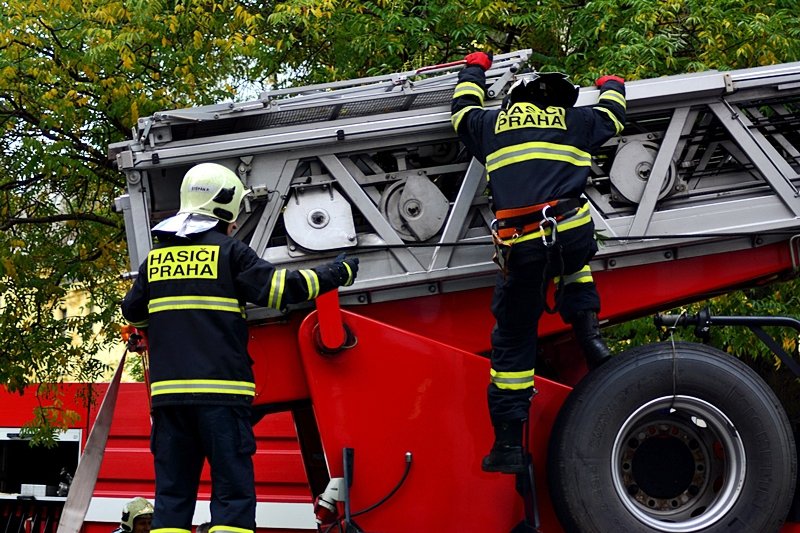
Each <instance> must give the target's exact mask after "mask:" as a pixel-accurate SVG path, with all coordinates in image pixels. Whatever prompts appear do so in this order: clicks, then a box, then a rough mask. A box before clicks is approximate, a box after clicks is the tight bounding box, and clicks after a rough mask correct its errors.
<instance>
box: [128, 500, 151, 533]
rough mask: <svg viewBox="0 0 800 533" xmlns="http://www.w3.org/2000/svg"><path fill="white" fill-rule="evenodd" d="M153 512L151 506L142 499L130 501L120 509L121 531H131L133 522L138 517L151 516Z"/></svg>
mask: <svg viewBox="0 0 800 533" xmlns="http://www.w3.org/2000/svg"><path fill="white" fill-rule="evenodd" d="M153 511H154V509H153V504H152V503H150V502H149V501H147V500H145V499H144V498H134V499H132V500H131V501H129V502H128V503H126V504H125V507H123V508H122V519H121V520H120V526H122V530H123V531H127V532H130V531H133V523H134V521H135V520H136V519H137V518H139V517H140V516H144V515H152V514H153Z"/></svg>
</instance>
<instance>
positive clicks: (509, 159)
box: [486, 141, 592, 173]
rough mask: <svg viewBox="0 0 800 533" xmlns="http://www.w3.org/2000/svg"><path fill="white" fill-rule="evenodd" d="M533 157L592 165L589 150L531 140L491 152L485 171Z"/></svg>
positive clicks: (579, 164)
mask: <svg viewBox="0 0 800 533" xmlns="http://www.w3.org/2000/svg"><path fill="white" fill-rule="evenodd" d="M533 159H549V160H553V161H563V162H565V163H570V164H572V165H575V166H578V167H589V166H591V165H592V156H591V155H590V154H589V152H584V151H583V150H581V149H579V148H575V147H574V146H569V145H567V144H556V143H548V142H542V141H533V142H527V143H522V144H515V145H512V146H506V147H505V148H501V149H500V150H497V151H496V152H492V153H491V154H489V155H488V156H487V157H486V171H487V172H489V173H491V172H493V171H495V170H497V169H498V168H502V167H505V166H508V165H512V164H514V163H521V162H523V161H530V160H533Z"/></svg>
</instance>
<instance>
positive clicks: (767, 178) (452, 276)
mask: <svg viewBox="0 0 800 533" xmlns="http://www.w3.org/2000/svg"><path fill="white" fill-rule="evenodd" d="M530 56H531V51H530V50H523V51H518V52H512V53H507V54H500V55H497V56H495V58H494V63H493V65H492V68H491V69H490V70H489V71H488V72H487V103H486V105H487V107H491V106H497V105H500V103H501V101H502V98H503V96H504V95H505V92H506V90H507V89H508V87H509V86H510V84H511V83H512V82H513V81H514V79H516V78H517V77H520V76H525V75H526V73H527V72H531V70H532V68H533V65H529V64H528V60H529V59H530ZM458 68H460V67H459V65H457V64H447V65H439V66H434V67H426V68H423V69H417V70H412V71H408V72H404V73H398V74H393V75H386V76H376V77H371V78H365V79H358V80H350V81H342V82H333V83H326V84H320V85H312V86H306V87H298V88H291V89H281V90H275V91H268V92H264V93H263V94H261V95H260V96H259V97H258V98H256V99H253V100H250V101H246V102H235V103H224V104H215V105H209V106H200V107H194V108H186V109H176V110H168V111H162V112H159V113H155V114H153V115H152V116H148V117H142V118H140V119H139V121H138V123H137V125H136V127H135V128H134V129H133V133H132V139H131V140H129V141H126V142H122V143H117V144H114V145H112V146H110V148H109V150H110V156H111V157H112V158H113V159H114V160H115V161H116V164H117V166H118V168H119V170H120V171H121V172H123V173H124V174H125V176H126V180H127V191H126V194H124V195H123V196H120V197H119V198H118V199H117V200H116V207H117V209H118V211H120V212H122V213H123V215H124V219H125V226H126V232H127V240H128V245H129V251H130V260H131V263H130V266H131V270H132V271H135V270H136V269H137V267H138V265H139V263H140V262H141V261H142V260H143V259H144V258H145V257H146V255H147V252H148V251H149V250H150V248H151V246H152V236H151V233H150V228H151V227H152V226H153V225H154V224H155V223H157V222H158V221H160V220H162V219H164V218H166V217H168V216H170V215H172V214H174V213H175V211H176V210H177V209H178V203H179V197H178V191H179V186H180V182H181V179H182V177H183V175H184V173H185V172H186V170H188V168H190V167H191V166H192V165H194V164H197V163H200V162H208V161H213V162H217V163H221V164H223V165H225V166H227V167H228V168H230V169H232V170H234V171H235V172H236V173H237V174H238V175H239V176H240V178H241V179H242V182H243V183H244V184H245V186H246V187H247V188H248V189H249V191H250V194H249V195H248V197H247V199H246V202H245V208H244V210H243V211H242V213H241V214H240V216H239V219H238V226H239V229H238V231H237V233H236V234H235V237H236V238H239V239H241V240H243V241H245V242H247V243H248V244H249V245H250V246H251V247H252V248H253V249H254V250H255V251H256V252H257V253H258V255H259V256H260V257H262V258H264V259H266V260H268V261H270V262H272V263H274V264H277V265H281V266H284V267H287V268H293V269H295V268H307V267H310V266H313V265H315V264H318V263H319V262H322V261H325V260H328V259H330V258H333V257H335V256H336V255H338V254H339V253H341V252H346V253H347V254H348V255H356V256H358V257H359V259H360V270H359V275H358V279H357V281H356V283H355V284H354V285H353V286H351V287H347V288H343V289H341V290H340V291H339V293H338V294H336V293H334V294H332V295H329V296H328V297H324V298H320V299H319V302H318V309H314V307H313V306H312V305H311V304H309V305H299V306H293V307H290V308H287V309H266V308H259V307H251V308H249V309H248V321H249V323H250V327H251V343H250V352H251V355H252V356H253V359H254V361H255V370H256V375H257V387H258V391H257V396H256V400H255V405H254V409H256V410H257V411H258V412H260V413H262V414H266V413H272V412H276V411H282V410H290V411H291V412H292V413H293V415H294V418H295V424H296V427H297V431H298V438H299V441H300V445H301V450H302V453H303V459H304V465H305V469H306V473H307V476H308V479H309V485H310V487H311V490H312V493H313V494H314V495H319V494H322V493H324V492H325V491H326V488H331V487H333V488H334V489H335V490H334V492H335V493H336V497H335V498H334V500H335V503H334V504H333V505H332V507H334V508H335V512H336V513H338V514H339V515H340V516H339V517H338V518H336V520H337V521H338V522H336V524H335V525H336V526H338V527H339V528H340V529H330V531H339V530H342V531H344V530H345V529H344V528H349V530H351V531H380V532H395V531H398V532H400V531H404V532H405V531H421V532H427V531H431V532H433V531H475V532H479V531H480V532H484V531H497V532H506V531H512V530H514V531H535V530H537V529H538V530H540V531H543V532H545V533H554V532H558V531H562V530H566V531H593V530H596V531H610V530H611V528H612V527H615V528H616V529H620V528H621V529H622V530H626V531H627V530H630V531H636V530H653V531H664V532H682V533H686V532H693V531H704V532H716V531H764V532H766V531H778V530H779V529H780V528H781V527H791V526H790V525H784V522H785V520H786V516H787V513H789V507H790V506H791V505H792V502H793V499H792V494H793V493H794V490H795V475H796V451H795V444H794V436H793V433H794V432H793V428H792V427H791V425H790V423H789V422H788V420H787V418H786V414H785V412H784V410H783V408H782V407H781V405H780V403H779V401H778V400H777V399H776V398H775V395H774V394H773V392H772V391H771V390H769V388H768V387H767V386H766V385H765V384H764V383H763V381H762V380H761V379H760V378H758V376H757V375H755V373H754V372H753V371H752V370H751V369H749V368H748V367H747V366H746V365H744V364H743V363H741V362H740V361H737V360H733V359H732V358H730V357H728V356H726V355H725V354H724V353H722V352H720V351H719V350H715V349H713V348H710V347H708V346H705V345H701V344H696V345H695V344H693V343H676V342H667V343H663V344H657V345H650V346H644V347H639V348H635V349H634V350H631V353H630V354H629V353H625V354H621V355H620V356H619V357H615V358H614V359H613V361H612V362H611V363H609V364H607V365H604V366H603V367H602V368H601V369H599V370H597V371H595V372H593V373H591V374H589V375H588V376H586V375H585V374H586V371H585V368H584V367H583V366H582V363H581V362H580V360H581V358H580V356H579V355H578V354H577V348H576V346H575V345H573V344H571V343H570V333H569V331H568V328H567V326H566V325H565V324H563V323H562V322H561V321H560V319H559V318H558V317H557V316H545V317H543V320H542V322H541V324H540V328H539V334H540V337H541V338H542V339H543V348H542V350H543V355H542V358H541V360H542V361H543V362H544V364H546V366H547V369H546V370H543V371H540V370H539V369H537V381H536V389H537V395H536V397H535V398H534V401H533V407H532V411H531V420H530V432H529V433H530V434H529V440H530V442H529V448H530V452H531V454H532V458H533V469H535V471H536V475H535V484H534V485H533V486H529V485H530V481H529V480H530V479H531V476H516V477H515V476H503V475H491V474H485V473H483V472H481V470H480V465H479V458H480V457H481V456H482V454H483V453H484V452H485V451H486V450H488V448H489V446H490V445H491V439H492V434H491V427H490V423H489V418H488V412H487V409H486V405H485V387H486V385H487V382H488V377H487V376H488V371H489V362H488V358H487V354H488V353H489V350H490V345H489V338H490V331H491V328H492V325H493V319H492V317H491V313H490V312H489V302H490V299H491V292H492V287H493V286H494V282H495V277H496V275H497V268H496V266H495V265H494V263H492V261H491V256H492V250H491V242H492V241H491V231H490V225H491V221H492V219H493V214H492V210H491V195H490V191H489V190H487V180H486V175H485V170H484V168H483V166H482V165H481V164H480V163H479V162H478V161H477V160H475V159H473V158H472V157H471V156H470V154H469V153H468V152H467V151H466V150H465V148H464V147H463V145H461V144H460V142H459V141H458V139H457V137H456V135H455V132H454V131H453V129H452V126H451V124H450V99H451V97H452V94H453V89H454V87H455V84H456V80H457V72H456V71H457V69H458ZM626 91H627V101H628V107H627V113H628V116H627V123H626V125H625V129H624V131H623V132H622V134H621V135H620V136H619V137H616V138H614V139H612V140H610V141H608V142H607V143H606V144H605V145H604V146H603V147H602V149H601V150H600V151H599V152H598V153H597V154H596V157H595V158H594V161H593V164H592V172H591V177H590V179H589V186H588V188H587V191H586V198H587V199H588V201H589V204H590V209H591V214H592V217H593V219H594V222H595V226H596V229H597V232H598V238H599V240H600V241H601V246H600V250H599V252H598V254H597V255H596V257H595V259H594V260H593V262H592V263H591V268H592V272H593V276H594V279H595V281H596V283H597V286H598V289H599V291H600V294H601V299H602V311H601V315H600V318H601V319H602V321H603V322H604V323H615V322H620V321H624V320H628V319H632V318H636V317H642V316H646V315H648V314H652V313H654V312H657V311H661V310H664V309H670V308H673V307H676V306H678V305H681V304H684V303H689V302H695V301H699V300H703V299H706V298H708V297H710V296H713V295H716V294H721V293H725V292H729V291H731V290H733V289H736V288H740V287H748V286H753V285H757V284H767V283H770V282H772V281H775V280H779V279H786V278H789V277H791V276H793V275H795V273H796V271H797V269H798V263H799V262H800V259H799V257H800V256H799V254H800V249H799V248H798V238H797V236H798V235H800V220H799V219H798V216H800V193H798V188H797V187H798V184H800V177H799V176H798V167H800V159H799V158H800V133H798V129H799V126H800V111H799V110H798V103H799V102H798V100H800V63H790V64H782V65H774V66H765V67H758V68H751V69H743V70H734V71H729V72H720V71H710V72H701V73H694V74H684V75H676V76H666V77H661V78H656V79H648V80H637V81H631V82H628V83H627V84H626ZM597 96H598V91H597V90H596V89H595V88H582V89H581V91H580V96H579V99H578V103H577V105H578V106H584V105H591V104H593V103H595V102H596V101H597ZM725 318H726V317H713V316H711V315H709V314H706V315H702V316H685V315H683V316H679V317H662V319H661V321H662V324H663V325H665V326H667V327H670V328H674V327H677V326H679V325H695V326H696V327H697V329H698V330H702V329H703V328H706V329H707V328H708V327H710V326H712V325H720V324H726V323H728V322H730V320H729V321H728V322H726V320H724V319H725ZM727 318H728V319H732V321H733V322H736V320H733V317H727ZM762 318H763V317H762ZM741 323H742V325H745V326H748V327H750V328H751V329H753V330H754V331H756V332H760V333H763V329H762V327H761V326H762V325H763V324H762V323H759V322H758V321H757V320H755V319H753V320H750V321H748V320H747V319H744V321H743V322H741ZM766 325H772V323H770V324H766ZM782 325H787V323H783V324H782ZM788 326H789V327H796V323H795V322H792V321H791V320H789V322H788ZM769 340H770V339H767V340H765V342H769ZM777 344H779V343H776V342H775V341H774V340H772V343H771V344H770V346H771V347H772V348H773V349H775V350H776V356H778V357H779V358H781V360H782V361H784V362H785V363H786V365H787V366H789V367H790V368H792V369H796V366H797V365H796V363H794V361H793V360H792V358H791V357H790V356H789V355H788V354H785V353H782V352H780V349H779V346H777ZM753 413H757V414H753ZM666 458H668V459H669V461H670V464H672V465H677V466H675V467H674V468H670V469H665V468H663V467H662V466H660V465H661V464H662V463H663V462H664V461H666V460H667V459H666ZM667 470H669V471H667ZM257 475H258V474H257ZM579 510H580V512H579ZM578 515H581V516H578ZM583 515H585V516H583ZM765 517H766V518H765ZM330 527H333V526H330ZM626 528H628V529H626ZM321 530H324V529H322V528H321Z"/></svg>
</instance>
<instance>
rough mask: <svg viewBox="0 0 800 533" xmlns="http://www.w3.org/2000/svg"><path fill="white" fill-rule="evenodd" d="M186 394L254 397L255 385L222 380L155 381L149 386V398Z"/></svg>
mask: <svg viewBox="0 0 800 533" xmlns="http://www.w3.org/2000/svg"><path fill="white" fill-rule="evenodd" d="M187 393H211V394H239V395H242V396H255V395H256V384H255V383H251V382H249V381H228V380H224V379H175V380H171V381H155V382H153V383H152V384H151V385H150V394H151V396H158V395H160V394H187Z"/></svg>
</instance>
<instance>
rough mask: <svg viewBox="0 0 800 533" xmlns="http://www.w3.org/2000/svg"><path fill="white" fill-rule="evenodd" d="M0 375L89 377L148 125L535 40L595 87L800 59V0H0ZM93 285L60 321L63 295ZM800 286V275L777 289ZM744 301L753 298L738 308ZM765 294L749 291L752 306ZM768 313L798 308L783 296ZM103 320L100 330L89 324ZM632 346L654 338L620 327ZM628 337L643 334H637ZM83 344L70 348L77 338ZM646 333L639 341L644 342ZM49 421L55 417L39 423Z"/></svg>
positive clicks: (10, 381)
mask: <svg viewBox="0 0 800 533" xmlns="http://www.w3.org/2000/svg"><path fill="white" fill-rule="evenodd" d="M0 7H1V9H2V13H3V16H2V17H0V131H2V138H0V229H2V233H0V294H2V315H0V342H2V346H3V349H2V350H0V381H2V382H3V383H5V384H7V386H8V387H9V388H11V389H12V390H21V388H22V387H23V386H24V385H25V384H26V383H29V382H38V381H47V382H57V381H59V380H61V379H64V376H66V375H68V376H70V377H71V378H73V379H81V380H83V379H86V380H91V379H93V378H94V377H95V376H97V375H98V374H99V372H100V371H102V365H100V364H99V363H98V362H97V360H96V359H95V358H94V354H95V353H96V352H97V350H98V349H100V348H101V346H102V345H103V343H104V342H116V339H117V335H116V330H117V327H118V322H117V320H118V319H119V316H118V314H117V304H118V299H119V296H120V294H121V293H122V292H124V289H125V283H124V282H123V281H121V280H120V277H119V274H120V273H121V272H123V271H126V270H128V265H127V264H126V262H127V258H126V253H125V243H124V231H123V227H122V220H121V218H120V217H119V216H118V215H117V214H115V213H114V212H113V209H112V206H113V200H114V198H115V197H116V196H118V195H119V194H120V193H122V192H123V189H124V186H125V184H124V179H123V176H122V175H121V174H120V173H118V172H117V171H116V170H115V168H114V166H113V163H112V162H111V161H109V160H108V158H107V156H106V153H107V151H106V149H107V146H108V145H109V144H110V143H112V142H117V141H121V140H124V139H126V138H128V136H129V131H130V128H131V127H132V126H133V125H134V124H135V123H136V121H137V120H138V119H139V117H142V116H147V115H150V114H152V113H153V112H155V111H158V110H162V109H174V108H176V107H183V106H192V105H199V104H209V103H216V102H220V101H225V100H231V99H240V98H243V96H248V97H252V96H253V92H257V91H260V90H263V89H266V88H277V87H282V86H288V85H303V84H307V83H315V82H326V81H333V80H340V79H347V78H353V77H363V76H368V75H376V74H385V73H389V72H397V71H403V70H411V69H414V68H418V67H421V66H424V65H430V64H436V63H443V62H447V61H453V60H456V59H461V58H462V57H463V56H464V55H465V54H466V53H468V52H471V51H473V50H475V49H483V50H490V51H494V52H504V51H510V50H515V49H522V48H531V49H532V50H533V51H534V56H533V61H534V64H535V66H537V67H538V68H539V69H540V70H551V69H552V70H560V71H564V72H568V73H570V74H571V75H572V77H573V78H574V79H575V81H576V82H578V83H582V84H584V85H585V84H589V83H590V82H591V80H593V79H594V78H595V77H596V76H597V75H599V74H605V73H614V74H618V75H621V76H624V77H627V78H629V79H633V78H642V77H653V76H660V75H665V74H675V73H681V72H689V71H699V70H706V69H711V68H717V69H729V68H742V67H750V66H757V65H762V64H771V63H778V62H784V61H791V60H796V59H798V58H800V39H798V32H800V24H798V22H800V21H798V15H797V14H796V9H795V5H794V2H790V1H788V0H772V1H769V2H761V3H754V2H747V1H746V0H725V1H718V2H707V1H704V0H665V1H661V2H652V1H650V0H591V1H587V0H577V1H575V2H572V3H564V2H560V1H556V0H536V1H533V0H517V1H507V0H427V1H421V0H371V1H369V0H367V1H356V0H285V1H269V2H256V1H252V0H238V1H237V0H216V1H215V0H172V1H166V0H148V1H147V2H145V1H141V0H132V1H122V0H83V1H81V2H78V1H75V0H54V1H44V0H25V1H21V0H2V1H0ZM76 288H78V289H81V290H83V291H85V293H86V294H87V295H88V300H87V304H86V305H87V312H86V314H84V315H83V316H75V317H67V318H66V319H64V318H61V317H60V316H59V313H58V307H59V305H60V302H61V300H62V298H63V297H64V296H65V294H66V293H67V292H68V291H70V290H73V289H76ZM794 292H795V287H794V285H787V286H785V288H782V289H781V293H782V294H791V293H794ZM740 301H744V300H742V299H741V297H736V298H733V299H731V300H730V302H732V303H731V304H730V305H733V304H734V303H735V302H740ZM748 301H752V300H748ZM781 303H782V305H779V306H777V307H776V308H774V309H772V308H770V311H771V312H776V313H789V312H792V311H793V310H794V309H796V308H795V307H794V306H795V304H796V302H795V301H794V300H793V299H791V298H788V299H786V300H785V301H783V302H781ZM95 324H101V325H102V326H103V327H102V330H101V331H100V332H97V331H96V327H95V329H93V326H94V325H95ZM619 328H620V329H618V330H617V331H616V332H614V333H615V335H617V336H618V337H620V338H630V337H636V338H638V337H642V338H644V336H646V335H650V333H642V332H643V331H649V330H647V328H646V327H644V326H640V325H633V326H631V325H623V326H619ZM629 330H631V331H632V332H631V331H629ZM76 335H77V336H79V337H80V338H82V339H83V342H82V343H76V342H74V338H75V336H76ZM637 336H638V337H637ZM38 424H40V425H43V426H45V427H52V426H53V425H56V426H57V425H58V417H55V418H53V417H52V416H50V415H48V416H43V415H42V416H41V417H40V419H39V422H38Z"/></svg>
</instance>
